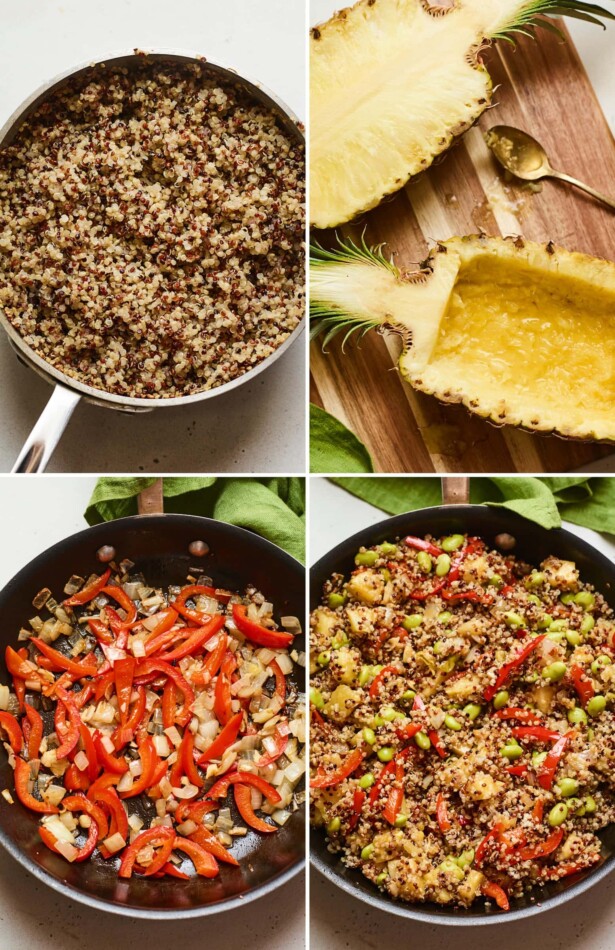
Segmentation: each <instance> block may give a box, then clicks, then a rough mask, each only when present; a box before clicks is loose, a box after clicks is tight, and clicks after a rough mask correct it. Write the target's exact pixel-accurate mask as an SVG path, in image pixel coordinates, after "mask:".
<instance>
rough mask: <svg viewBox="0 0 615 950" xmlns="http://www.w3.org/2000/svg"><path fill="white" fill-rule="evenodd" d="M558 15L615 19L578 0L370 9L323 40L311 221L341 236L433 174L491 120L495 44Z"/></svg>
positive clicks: (339, 17) (385, 0)
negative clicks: (346, 225) (488, 55)
mask: <svg viewBox="0 0 615 950" xmlns="http://www.w3.org/2000/svg"><path fill="white" fill-rule="evenodd" d="M549 12H551V13H553V12H555V13H569V14H570V15H572V16H581V18H583V19H591V20H593V21H594V22H595V16H596V14H598V15H600V16H611V14H610V13H608V11H605V10H603V9H601V8H600V7H597V6H595V5H594V4H579V3H575V0H559V2H557V3H556V2H549V0H455V2H454V3H449V4H445V3H442V2H439V3H436V2H429V0H360V2H358V3H357V4H355V6H353V7H351V8H348V9H346V10H341V11H340V12H339V13H336V14H335V16H333V17H332V18H331V19H330V20H328V21H327V22H326V23H324V24H322V25H321V26H318V27H316V28H315V29H314V30H313V31H312V37H311V54H310V217H311V221H312V223H313V225H314V226H316V227H319V228H327V227H334V226H335V225H338V224H341V223H343V222H346V221H349V220H351V218H353V217H354V216H355V215H357V214H359V213H360V212H362V211H367V210H369V209H370V208H373V207H374V206H375V205H377V204H378V203H379V202H380V201H381V200H382V198H383V197H384V196H385V195H388V194H390V193H392V192H394V191H397V190H398V189H399V188H401V187H402V185H403V184H404V183H405V182H406V181H407V180H408V179H409V178H410V177H411V176H413V175H416V174H417V173H418V172H421V171H424V170H425V169H426V168H428V167H429V166H430V165H431V163H432V162H433V160H434V158H436V156H437V155H439V154H440V153H442V152H443V151H445V149H447V148H448V147H449V145H450V144H451V142H452V141H453V139H454V138H455V137H457V136H458V135H461V134H462V133H463V132H465V131H466V130H467V129H468V128H470V126H471V125H472V124H473V123H474V122H475V121H476V119H477V118H478V117H479V116H480V115H481V114H482V112H484V110H485V109H486V108H487V106H488V105H489V102H490V100H491V79H490V76H489V73H488V72H487V70H486V69H485V67H484V66H483V65H482V64H481V63H480V61H479V58H478V54H479V50H480V48H481V46H482V45H483V44H484V42H485V41H486V40H488V39H491V38H497V37H500V36H507V35H508V34H510V33H511V32H512V33H513V34H514V31H515V30H520V31H523V30H525V31H527V30H528V29H531V28H532V24H534V25H543V26H544V25H546V26H549V25H550V24H549V22H548V20H547V19H546V17H547V16H548V14H549Z"/></svg>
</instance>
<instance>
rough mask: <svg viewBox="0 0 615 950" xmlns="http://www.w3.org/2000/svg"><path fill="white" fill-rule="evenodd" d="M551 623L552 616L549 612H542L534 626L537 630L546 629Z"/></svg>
mask: <svg viewBox="0 0 615 950" xmlns="http://www.w3.org/2000/svg"><path fill="white" fill-rule="evenodd" d="M552 623H553V617H552V616H551V614H543V615H542V617H541V618H540V620H539V621H538V623H537V624H536V626H537V627H538V629H539V630H548V629H549V627H550V626H551V624H552Z"/></svg>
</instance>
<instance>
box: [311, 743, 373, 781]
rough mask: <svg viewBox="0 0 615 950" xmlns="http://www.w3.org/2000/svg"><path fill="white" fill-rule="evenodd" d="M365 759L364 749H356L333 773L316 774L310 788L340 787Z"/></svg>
mask: <svg viewBox="0 0 615 950" xmlns="http://www.w3.org/2000/svg"><path fill="white" fill-rule="evenodd" d="M364 758H365V752H363V751H362V749H354V750H353V751H352V752H350V753H349V754H348V755H347V756H346V758H345V759H344V761H343V762H342V764H341V765H339V766H338V767H337V768H336V769H335V770H334V771H333V772H320V774H316V776H315V777H314V778H313V779H312V780H311V782H310V788H331V787H332V786H333V785H339V784H340V782H343V781H344V779H346V778H348V776H349V775H352V773H353V772H355V771H356V770H357V769H358V767H359V766H360V764H361V762H362V761H363V759H364Z"/></svg>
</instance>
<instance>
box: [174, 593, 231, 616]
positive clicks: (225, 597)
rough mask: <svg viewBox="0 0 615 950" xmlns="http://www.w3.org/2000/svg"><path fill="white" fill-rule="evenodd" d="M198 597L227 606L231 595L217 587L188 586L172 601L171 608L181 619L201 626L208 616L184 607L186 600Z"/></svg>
mask: <svg viewBox="0 0 615 950" xmlns="http://www.w3.org/2000/svg"><path fill="white" fill-rule="evenodd" d="M199 596H204V597H214V598H215V599H216V600H219V601H220V603H222V604H228V602H229V600H230V599H231V597H232V596H233V595H232V594H231V592H230V591H228V590H220V589H218V588H217V587H207V586H206V585H204V584H190V585H188V587H184V589H183V590H182V591H180V593H179V594H178V595H177V597H176V598H175V600H174V601H173V604H172V606H173V607H174V608H175V610H177V612H178V613H180V614H181V615H182V617H185V618H186V620H191V621H192V622H193V623H196V624H198V625H199V626H201V625H202V624H204V623H207V621H208V620H209V619H210V617H209V615H208V614H206V613H203V611H202V610H193V609H191V608H189V607H186V601H187V600H190V599H192V598H194V597H199Z"/></svg>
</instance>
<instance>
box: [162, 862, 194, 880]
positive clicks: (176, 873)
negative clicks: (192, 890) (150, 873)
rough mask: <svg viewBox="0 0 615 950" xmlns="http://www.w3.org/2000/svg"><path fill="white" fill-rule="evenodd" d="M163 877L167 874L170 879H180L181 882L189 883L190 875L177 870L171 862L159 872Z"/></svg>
mask: <svg viewBox="0 0 615 950" xmlns="http://www.w3.org/2000/svg"><path fill="white" fill-rule="evenodd" d="M158 874H159V875H160V876H161V877H164V875H165V874H168V875H169V877H178V878H179V879H180V881H189V880H190V875H189V874H184V872H183V871H180V870H179V868H176V867H175V865H174V864H171V862H170V861H167V863H166V864H165V865H164V867H163V868H162V869H161V870H160V871H159V872H158Z"/></svg>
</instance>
